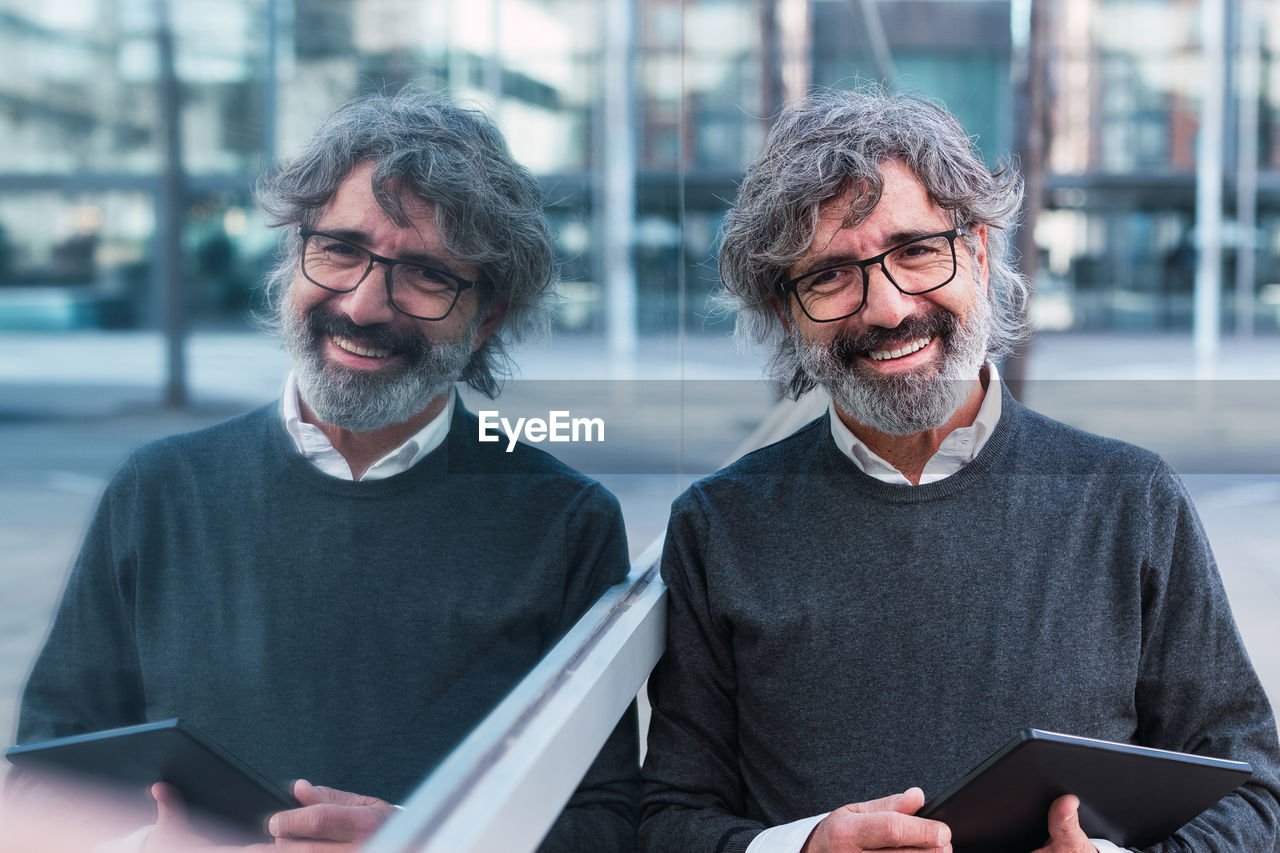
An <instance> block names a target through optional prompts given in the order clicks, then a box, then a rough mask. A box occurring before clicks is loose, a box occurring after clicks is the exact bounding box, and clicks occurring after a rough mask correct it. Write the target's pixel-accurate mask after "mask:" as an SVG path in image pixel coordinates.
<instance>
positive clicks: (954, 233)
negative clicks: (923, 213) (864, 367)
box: [778, 226, 968, 323]
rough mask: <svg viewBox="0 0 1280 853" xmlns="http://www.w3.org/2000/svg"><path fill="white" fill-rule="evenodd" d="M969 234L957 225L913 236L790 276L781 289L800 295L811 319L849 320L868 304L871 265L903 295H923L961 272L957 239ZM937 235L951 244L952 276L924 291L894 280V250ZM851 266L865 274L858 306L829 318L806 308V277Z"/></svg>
mask: <svg viewBox="0 0 1280 853" xmlns="http://www.w3.org/2000/svg"><path fill="white" fill-rule="evenodd" d="M967 233H968V231H966V230H965V228H964V226H957V227H955V228H949V229H947V230H946V231H938V232H937V233H934V234H921V235H920V236H919V237H913V238H911V239H910V240H907V241H905V242H902V243H899V244H898V245H896V246H890V247H889V248H888V249H885V250H884V251H883V252H881V253H880V254H878V255H876V256H875V257H871V258H866V259H864V260H861V261H844V262H842V263H838V264H832V265H831V266H829V267H822V268H821V269H816V270H809V272H807V273H805V274H804V275H799V276H796V277H795V278H792V279H787V280H786V281H784V282H782V283H781V284H780V285H778V287H779V289H780V290H782V292H783V293H790V294H791V295H792V296H794V297H795V298H796V302H797V303H799V305H800V310H801V311H803V312H804V315H805V316H806V317H808V318H809V319H810V320H812V321H813V322H815V323H836V322H839V321H840V320H847V319H848V318H850V317H852V316H853V315H855V314H857V313H858V312H859V311H861V310H862V309H863V308H866V307H867V290H868V288H867V285H868V284H869V283H870V280H871V277H870V276H869V275H868V274H867V267H870V266H872V265H874V264H879V265H880V271H881V272H882V273H884V277H885V280H886V281H888V282H889V283H890V284H892V285H893V286H894V289H896V290H897V291H898V292H899V293H901V294H902V295H903V296H923V295H924V294H926V293H932V292H933V291H935V290H941V289H942V288H944V287H946V286H947V285H948V284H950V283H951V282H953V281H955V277H956V273H958V272H959V271H960V259H959V257H958V256H957V255H956V238H957V237H963V236H964V235H966V234H967ZM934 237H946V238H947V243H948V245H950V246H951V275H950V276H948V277H947V280H946V281H944V282H942V284H935V285H934V286H933V287H929V288H926V289H924V290H916V291H909V290H903V289H902V286H901V285H900V284H898V283H897V282H896V281H894V280H893V275H892V274H891V273H890V272H889V268H888V267H887V266H885V263H884V259H885V258H887V257H889V256H890V255H892V254H893V253H894V252H896V251H898V250H899V249H902V248H905V247H907V246H910V245H911V244H912V243H919V242H920V241H922V240H932V239H933V238H934ZM848 267H858V269H859V271H860V272H861V273H862V301H861V302H859V303H858V307H857V308H854V309H853V310H852V311H850V312H849V313H848V314H841V315H840V316H839V317H830V318H828V319H826V320H819V319H818V318H817V317H815V316H813V315H812V314H810V313H809V309H808V308H806V307H805V304H804V300H803V299H801V298H800V292H799V289H798V284H799V282H801V281H803V280H804V279H806V278H809V277H810V276H815V275H819V274H821V273H824V272H828V271H830V270H838V269H845V268H848Z"/></svg>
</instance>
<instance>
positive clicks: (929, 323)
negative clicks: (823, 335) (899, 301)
mask: <svg viewBox="0 0 1280 853" xmlns="http://www.w3.org/2000/svg"><path fill="white" fill-rule="evenodd" d="M959 330H960V321H959V319H958V318H957V317H956V315H955V314H952V313H951V312H950V311H944V310H941V309H939V310H936V311H933V312H930V313H928V314H913V315H911V316H910V317H907V318H905V319H904V320H903V321H902V322H901V323H899V324H898V325H896V326H894V327H893V328H892V329H884V328H878V327H876V328H870V329H867V330H866V331H864V332H862V333H860V334H845V335H839V336H837V337H835V338H832V340H831V342H830V343H829V344H828V345H827V349H828V351H829V352H830V353H831V356H832V358H834V359H836V361H838V362H839V363H841V364H843V365H845V366H848V365H850V364H852V362H853V359H854V356H858V355H866V354H867V353H869V352H872V351H874V350H879V349H888V348H889V345H890V344H895V343H896V344H900V343H902V342H904V341H913V340H916V339H917V338H938V339H939V340H941V341H942V343H943V344H944V345H947V344H949V343H950V342H951V341H952V340H953V339H954V338H955V335H956V333H957V332H959Z"/></svg>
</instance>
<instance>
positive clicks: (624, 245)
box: [598, 0, 637, 363]
mask: <svg viewBox="0 0 1280 853" xmlns="http://www.w3.org/2000/svg"><path fill="white" fill-rule="evenodd" d="M633 15H634V7H633V6H632V0H611V2H609V3H607V4H606V5H605V9H604V20H603V25H604V31H605V33H604V41H603V45H604V56H603V59H604V62H603V66H604V68H603V74H604V78H603V101H604V104H603V110H602V112H603V114H604V135H603V152H602V157H601V169H602V172H603V175H602V180H601V182H600V189H601V193H600V195H599V196H598V198H599V200H600V203H601V209H602V213H603V215H602V216H601V224H602V231H603V234H602V235H601V236H602V237H603V244H604V248H603V251H602V253H601V257H602V259H603V262H604V263H603V271H602V272H603V280H604V291H605V306H606V307H605V328H606V335H607V338H608V344H609V354H610V355H611V356H612V357H613V358H614V359H615V363H622V362H624V360H626V359H629V358H630V357H631V356H632V355H633V354H634V353H635V350H636V338H637V330H636V275H635V266H634V256H633V253H632V245H631V244H632V231H633V222H634V220H635V204H636V203H635V193H636V186H635V184H636V151H635V138H634V134H635V128H634V126H633V125H632V121H631V119H632V116H633V114H634V110H633V107H632V75H631V61H632V53H633V46H632V29H633V27H632V17H633Z"/></svg>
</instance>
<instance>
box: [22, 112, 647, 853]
mask: <svg viewBox="0 0 1280 853" xmlns="http://www.w3.org/2000/svg"><path fill="white" fill-rule="evenodd" d="M259 198H260V201H261V203H262V206H263V208H264V210H265V212H266V215H267V216H268V218H269V220H270V221H271V222H272V223H273V224H275V225H277V226H280V227H281V228H282V230H283V232H284V237H283V250H282V252H281V253H280V254H279V255H278V257H277V259H276V262H275V266H274V268H273V269H272V270H271V271H270V272H269V273H268V275H267V279H266V283H267V287H266V293H267V295H266V298H265V309H266V311H267V313H268V314H269V317H270V322H271V324H272V325H273V327H274V329H275V330H276V331H277V332H278V333H279V335H280V336H281V339H282V341H283V343H284V347H285V350H286V353H287V355H288V358H289V361H290V365H291V368H292V370H291V373H290V375H289V378H288V380H287V382H286V383H285V392H284V395H283V397H282V399H281V400H280V401H279V402H278V403H273V404H268V405H267V406H264V407H262V408H259V409H257V410H255V411H252V412H250V413H248V414H246V415H243V416H240V417H237V418H234V419H232V420H230V421H226V422H223V423H220V424H218V425H216V426H213V427H212V428H210V429H207V430H203V431H200V432H197V433H194V434H189V435H186V436H181V437H177V438H172V439H166V440H164V441H162V442H159V443H157V444H152V445H149V446H147V447H145V448H143V449H142V450H141V451H138V452H137V453H135V454H133V455H132V456H131V457H130V459H129V460H128V461H127V462H126V463H125V465H124V466H123V467H122V468H121V469H120V471H119V472H118V473H117V474H116V475H115V476H114V478H112V480H111V481H110V483H109V484H108V485H107V488H106V493H105V495H104V497H103V499H102V501H101V503H100V505H99V508H98V511H97V513H96V515H95V516H94V520H93V522H92V524H91V526H90V529H89V532H88V535H87V537H86V539H85V543H84V546H83V548H82V550H81V553H80V556H79V558H78V559H77V561H76V564H75V567H74V570H73V572H72V576H71V579H70V581H69V583H68V586H67V588H66V591H65V593H64V596H63V599H62V603H61V604H60V606H59V609H58V612H57V615H56V617H55V621H54V625H53V628H52V631H51V633H50V635H49V638H48V640H47V641H46V644H45V646H44V648H43V650H42V652H41V653H40V656H39V658H38V659H37V662H36V665H35V668H34V670H33V671H32V674H31V677H30V679H29V681H28V684H27V687H26V690H25V693H24V696H23V702H22V708H21V716H20V720H19V727H18V739H19V741H20V742H22V743H31V742H36V741H40V740H45V739H50V738H55V737H61V736H66V735H70V734H75V733H79V732H84V731H98V730H103V729H110V728H116V727H119V726H124V725H130V724H135V723H138V722H142V721H145V720H155V719H162V718H170V717H180V718H183V719H185V720H187V721H188V722H191V723H194V724H196V725H197V727H198V728H200V729H201V730H202V731H203V732H205V733H206V734H208V735H209V736H210V737H212V738H213V740H214V741H216V742H217V743H219V744H221V745H222V746H223V747H225V748H226V749H228V750H230V751H231V752H232V753H233V754H235V755H237V756H239V757H240V758H241V759H242V760H244V761H246V762H248V763H249V764H250V765H251V766H253V767H254V768H255V769H256V770H257V771H258V772H260V773H262V774H263V775H265V776H266V777H268V778H269V779H273V780H275V781H277V782H285V781H286V780H290V779H295V778H304V779H307V780H310V781H313V782H316V783H319V784H323V785H326V786H328V787H329V788H333V789H339V792H338V793H323V792H322V793H317V791H316V790H315V789H314V788H312V787H310V786H308V785H305V784H301V783H300V784H299V785H297V786H295V787H294V794H295V795H296V796H297V798H298V800H299V804H300V807H301V808H304V809H308V808H310V807H312V806H318V805H321V804H324V803H328V802H333V801H335V799H336V801H337V802H340V803H343V804H346V805H350V806H352V807H353V808H355V809H357V810H359V811H361V812H362V813H364V814H367V815H369V816H368V817H366V818H363V819H362V824H361V825H362V827H363V829H362V830H361V831H367V832H372V831H373V830H374V829H376V827H377V825H378V824H379V823H381V822H382V821H383V820H385V819H386V818H387V817H389V816H390V815H391V814H392V813H393V812H391V811H390V810H389V809H388V807H387V805H386V804H387V803H394V802H398V801H401V800H403V799H404V798H405V797H406V796H407V795H408V794H409V793H410V792H411V791H412V790H413V788H414V787H415V786H416V784H417V783H418V781H419V780H420V779H421V778H422V776H423V775H424V773H426V772H427V771H429V770H430V769H431V768H432V767H433V766H435V764H437V763H438V762H439V761H440V760H441V759H442V758H443V757H444V756H445V755H446V754H447V753H448V752H449V751H450V750H451V749H452V748H453V746H454V745H455V744H456V743H457V742H458V741H459V739H460V738H461V737H462V736H463V735H465V734H466V732H467V731H469V730H470V729H471V727H472V726H474V725H475V724H476V723H477V722H478V721H479V720H480V719H481V718H482V717H483V716H484V715H485V714H486V713H487V712H488V710H489V709H490V708H491V707H492V706H493V705H494V704H495V703H496V702H497V701H498V700H499V699H500V698H502V696H503V695H504V694H505V692H506V691H507V690H508V689H509V688H510V687H511V686H513V685H514V684H515V683H516V682H518V681H519V679H520V678H521V677H522V676H523V675H524V674H525V673H526V672H527V671H528V669H529V668H530V667H531V666H532V665H533V664H534V663H536V662H537V660H538V659H539V658H540V657H541V655H542V654H543V653H545V652H546V651H547V650H548V649H549V648H550V647H551V646H552V645H553V644H554V642H555V641H556V640H557V639H558V638H559V637H560V636H561V635H562V634H563V633H564V632H565V631H566V630H567V629H568V628H569V627H570V626H572V625H573V624H574V622H575V621H576V620H577V619H578V617H579V616H580V615H581V614H582V613H583V612H585V611H586V609H587V608H588V607H589V606H590V605H591V603H592V602H593V601H594V600H595V599H596V598H597V597H598V596H599V595H600V594H601V593H602V592H603V591H604V590H605V589H607V588H608V587H609V586H611V585H613V584H615V583H618V582H620V581H621V580H622V579H623V578H624V577H625V575H626V573H627V569H628V554H627V544H626V534H625V530H624V526H623V522H622V517H621V514H620V511H619V506H618V503H617V501H616V499H615V498H613V496H612V495H610V494H609V493H608V492H607V491H606V490H605V489H604V488H603V487H601V486H600V485H599V484H598V483H596V482H594V481H592V480H590V479H588V478H586V477H584V476H582V475H580V474H578V473H577V472H575V471H573V470H572V469H570V468H568V467H567V466H565V465H564V464H562V463H560V462H558V461H557V460H555V459H554V458H553V457H552V456H550V455H548V454H545V453H543V452H541V451H539V450H536V449H534V448H532V447H530V446H528V445H521V444H506V445H505V446H504V445H503V444H501V443H497V442H493V443H490V442H486V441H483V440H481V437H480V434H479V430H478V427H477V419H476V417H475V416H474V415H473V414H471V413H470V412H469V411H467V409H466V407H465V405H464V404H463V403H462V402H461V401H460V400H458V399H457V397H456V396H455V394H454V391H453V388H454V385H455V383H458V382H462V383H465V384H466V385H469V386H470V387H471V388H472V389H473V391H476V392H479V393H482V394H484V395H485V396H494V395H496V393H497V391H498V390H499V388H500V385H501V382H502V379H503V377H504V375H505V373H506V372H507V368H508V364H507V361H506V357H505V356H504V351H505V350H506V348H507V347H508V346H509V345H510V344H511V342H512V341H513V340H515V339H518V338H519V337H520V336H521V334H522V333H525V332H527V331H529V330H530V329H536V328H537V327H538V326H539V325H541V324H542V323H543V322H544V320H545V313H546V311H547V307H548V302H549V299H550V296H551V294H550V291H549V287H550V285H551V283H552V281H553V278H554V272H555V251H554V245H553V237H552V234H551V231H550V228H549V226H548V224H547V221H546V218H545V216H544V213H543V210H542V192H541V189H540V187H539V186H538V184H537V182H536V181H535V180H534V178H533V177H532V176H531V175H530V174H529V173H528V171H527V170H525V169H524V168H523V167H522V166H520V165H518V164H517V163H516V162H515V161H514V160H512V158H511V156H510V154H509V152H508V150H507V147H506V145H505V142H504V140H503V139H502V137H501V134H500V133H499V131H498V130H497V129H496V127H494V126H493V125H492V123H491V122H490V121H489V120H488V119H487V118H484V117H483V116H482V115H481V114H479V113H477V112H476V111H474V110H471V109H464V108H461V107H458V106H456V105H455V104H454V103H453V102H452V101H451V100H449V99H447V98H445V97H444V96H441V95H439V94H437V93H433V92H429V91H425V90H424V91H413V92H409V91H406V92H402V93H401V94H400V95H398V96H395V97H386V96H380V95H373V96H363V97H360V98H358V99H357V100H356V101H354V102H352V103H351V104H349V105H348V106H346V107H343V108H342V109H340V110H338V111H337V112H336V113H334V115H333V116H332V117H331V118H329V119H328V120H326V121H325V122H324V123H323V124H322V126H321V129H320V130H319V131H318V132H317V134H316V136H315V137H314V138H313V139H312V140H310V141H308V142H307V143H306V144H305V145H304V146H303V147H302V148H301V150H300V152H299V153H298V155H297V156H296V157H294V158H293V159H292V161H291V162H290V163H289V164H287V165H286V166H284V167H283V168H281V169H279V170H278V171H277V172H275V173H274V174H273V175H272V176H270V177H269V178H267V179H266V180H265V181H264V182H263V183H262V185H261V188H260V192H259ZM224 221H225V220H224ZM317 234H318V235H322V236H323V238H324V240H326V241H327V242H326V243H324V245H323V247H322V250H323V252H324V253H325V254H324V259H327V260H324V259H322V260H323V261H324V262H322V263H320V265H319V266H316V265H315V264H316V263H317V262H316V261H315V258H314V257H313V253H311V252H310V251H308V250H307V248H306V247H308V246H310V241H311V240H312V239H313V237H314V235H317ZM228 251H229V249H228V247H226V246H219V245H218V244H216V243H213V244H210V245H208V246H207V247H206V248H204V250H203V251H202V253H201V255H200V257H201V258H202V259H204V261H205V262H206V263H207V264H208V265H209V266H210V267H212V268H215V269H217V268H220V267H225V266H226V265H227V263H228V258H227V254H228ZM342 252H345V253H346V254H340V253H342ZM352 256H354V257H357V258H359V260H360V266H361V267H362V269H361V270H357V274H356V275H355V276H354V277H351V278H346V277H342V276H338V278H335V276H336V275H337V273H335V272H334V270H335V268H336V264H337V260H335V259H337V258H344V257H352ZM375 267H377V268H378V271H377V274H375V275H364V276H362V275H360V273H361V272H363V273H371V272H372V271H373V269H374V268H375ZM428 270H429V271H432V272H433V273H436V272H438V276H437V280H438V281H437V283H441V282H443V283H445V284H447V285H449V287H448V289H449V298H448V299H447V300H444V301H442V302H441V301H439V300H436V301H437V302H439V304H438V305H437V304H435V303H434V302H433V301H432V298H431V294H427V293H426V292H425V291H423V290H422V288H421V287H419V286H418V284H417V281H416V280H415V281H414V282H413V286H412V287H409V288H405V287H401V286H400V284H401V276H400V274H401V272H403V271H409V273H411V274H417V275H418V276H420V277H422V276H424V271H428ZM384 273H385V276H384ZM459 283H465V284H466V286H465V287H461V286H459ZM437 308H438V310H436V309H437ZM425 317H430V318H431V319H423V318H425ZM636 738H637V733H636V730H635V726H634V719H632V718H629V720H628V724H624V725H622V726H620V727H619V729H618V733H617V735H616V736H615V738H614V739H613V740H611V741H610V743H609V744H608V745H607V748H606V750H605V752H604V753H602V756H601V758H600V759H599V761H598V762H597V763H596V765H595V766H593V768H592V769H591V771H590V772H589V774H588V777H587V779H586V781H585V782H584V783H583V786H582V788H581V789H580V790H579V792H578V794H576V795H575V798H574V799H573V800H571V801H570V806H571V808H570V809H569V810H568V811H567V812H566V814H565V817H564V818H563V819H562V820H561V821H560V822H559V823H558V824H557V825H556V827H555V828H553V830H552V835H551V841H550V842H549V843H551V844H553V845H555V849H563V850H579V849H580V850H588V849H589V850H593V851H594V850H606V851H607V850H611V849H620V850H621V849H627V848H628V847H629V846H630V844H631V838H632V834H633V832H634V826H633V806H632V803H633V798H634V796H635V793H636V792H635V790H634V788H635V774H636V770H637V768H636V758H637V752H636ZM30 781H31V780H30V779H29V778H26V777H23V778H20V779H19V782H20V783H22V785H23V786H24V787H26V786H29V785H30ZM157 781H159V780H157ZM156 794H157V798H158V800H160V802H161V808H160V816H159V820H158V822H157V824H156V828H155V829H154V830H153V834H155V835H156V836H157V837H160V836H163V837H164V839H165V840H166V841H168V840H169V837H170V834H171V833H174V832H180V833H182V834H183V837H184V838H185V837H187V833H188V832H189V830H188V829H187V828H186V827H185V826H183V827H180V828H178V829H174V827H173V824H172V822H171V821H170V819H169V817H168V816H169V815H170V814H171V813H172V812H171V811H170V810H169V808H168V806H167V805H166V800H165V796H164V795H163V793H162V792H156ZM30 796H33V797H38V796H39V794H38V792H32V793H30ZM366 797H373V798H377V799H376V800H372V801H371V800H366V799H364V798H366ZM312 812H313V813H314V814H315V815H316V816H317V818H318V819H319V820H320V824H319V825H316V824H315V823H314V822H312V823H308V822H307V820H306V819H304V818H298V819H297V820H298V824H297V826H295V825H294V824H293V818H290V817H287V816H286V817H280V818H279V820H278V821H276V822H275V824H273V826H274V829H273V832H274V833H275V834H277V835H279V836H282V837H293V836H294V834H295V833H299V832H305V833H306V837H309V838H313V839H321V840H324V839H328V840H334V841H337V840H350V839H349V838H347V837H345V836H347V834H348V833H349V829H348V828H347V826H346V824H345V820H346V819H345V818H338V817H336V816H333V813H332V812H331V811H329V810H324V809H312ZM286 814H289V813H286ZM330 816H333V817H332V819H333V820H335V821H337V822H335V823H332V824H330V823H327V822H326V821H327V820H329V819H330ZM304 827H305V829H304Z"/></svg>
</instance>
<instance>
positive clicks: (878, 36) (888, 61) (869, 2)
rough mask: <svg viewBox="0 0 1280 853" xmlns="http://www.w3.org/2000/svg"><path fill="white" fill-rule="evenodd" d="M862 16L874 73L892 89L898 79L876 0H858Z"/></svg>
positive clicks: (885, 85)
mask: <svg viewBox="0 0 1280 853" xmlns="http://www.w3.org/2000/svg"><path fill="white" fill-rule="evenodd" d="M857 9H858V14H859V16H860V17H861V18H862V31H863V33H865V34H866V37H867V45H868V46H869V47H870V49H871V61H872V63H873V64H874V65H875V67H876V75H877V76H878V77H879V78H880V83H881V84H882V85H883V86H884V87H885V88H886V89H894V88H896V86H895V85H894V84H895V83H896V82H897V79H898V70H897V68H895V67H894V64H893V54H892V53H891V52H890V50H889V40H888V39H887V38H885V35H884V23H883V22H882V21H881V20H880V7H879V6H877V5H876V0H860V2H859V3H858V6H857Z"/></svg>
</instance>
